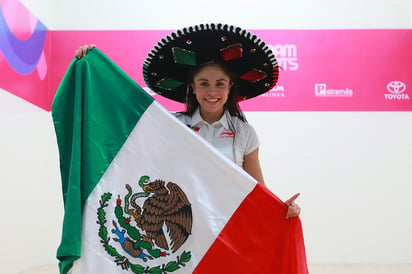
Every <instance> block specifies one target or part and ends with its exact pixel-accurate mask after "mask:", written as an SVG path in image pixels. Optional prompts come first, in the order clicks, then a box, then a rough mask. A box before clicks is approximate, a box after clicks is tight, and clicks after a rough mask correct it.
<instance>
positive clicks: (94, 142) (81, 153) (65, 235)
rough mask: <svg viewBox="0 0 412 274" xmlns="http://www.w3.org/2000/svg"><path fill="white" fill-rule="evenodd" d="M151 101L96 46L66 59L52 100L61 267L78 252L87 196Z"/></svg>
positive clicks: (66, 266) (67, 265)
mask: <svg viewBox="0 0 412 274" xmlns="http://www.w3.org/2000/svg"><path fill="white" fill-rule="evenodd" d="M152 102H153V98H152V97H151V96H150V95H148V94H147V93H146V92H145V91H144V90H143V89H142V88H141V87H139V86H138V85H137V84H136V83H135V82H134V81H133V80H132V79H131V78H130V77H129V76H127V75H126V74H125V73H124V72H123V71H122V70H121V69H120V68H119V67H118V66H117V65H115V64H114V63H113V62H112V61H110V60H109V59H108V58H107V57H106V56H105V55H104V54H103V53H101V52H100V51H99V50H97V49H93V50H90V51H89V53H88V54H87V55H86V56H85V57H83V58H82V59H80V60H79V59H77V58H76V59H75V60H73V61H72V63H71V64H70V66H69V68H68V70H67V72H66V74H65V76H64V78H63V80H62V82H61V84H60V86H59V88H58V90H57V92H56V95H55V98H54V101H53V104H52V116H53V121H54V127H55V131H56V136H57V144H58V148H59V155H60V171H61V180H62V191H63V200H64V209H65V213H64V220H63V229H62V239H61V243H60V246H59V248H58V250H57V258H58V259H59V260H60V272H61V273H67V271H68V270H69V269H70V268H71V266H72V265H73V262H74V261H75V260H76V259H78V258H79V257H80V256H81V232H82V209H83V206H84V204H85V201H86V200H87V198H88V196H89V194H90V193H91V192H92V191H93V189H94V187H95V186H96V184H97V183H98V182H99V180H100V178H101V177H102V175H103V174H104V172H105V171H106V169H107V167H108V166H109V165H110V163H111V162H112V160H113V158H114V157H115V156H116V154H117V153H118V151H119V150H120V148H121V147H122V145H123V143H124V142H125V141H126V139H127V138H128V136H129V134H130V132H131V131H132V129H133V128H134V127H135V125H136V124H137V122H138V120H139V119H140V117H141V116H142V114H143V113H144V112H145V110H146V108H147V107H148V106H149V105H150V104H151V103H152Z"/></svg>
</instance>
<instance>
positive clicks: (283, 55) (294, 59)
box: [269, 44, 299, 70]
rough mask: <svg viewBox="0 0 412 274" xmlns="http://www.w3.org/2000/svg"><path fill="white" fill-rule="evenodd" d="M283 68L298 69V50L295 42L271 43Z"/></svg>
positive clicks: (270, 46) (271, 47)
mask: <svg viewBox="0 0 412 274" xmlns="http://www.w3.org/2000/svg"><path fill="white" fill-rule="evenodd" d="M269 48H270V49H271V50H272V51H273V53H274V54H275V56H276V59H277V61H278V64H279V66H280V67H281V69H282V70H298V68H299V63H298V50H297V47H296V45H294V44H286V45H269Z"/></svg>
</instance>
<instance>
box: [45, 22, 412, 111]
mask: <svg viewBox="0 0 412 274" xmlns="http://www.w3.org/2000/svg"><path fill="white" fill-rule="evenodd" d="M252 32H254V33H256V34H257V35H258V36H260V37H261V38H262V39H263V40H264V41H266V42H267V44H269V46H270V47H271V48H272V50H273V51H274V53H275V54H276V56H277V58H278V61H279V64H280V66H281V67H282V70H281V73H280V77H279V82H278V85H277V86H276V87H275V88H274V89H273V90H271V91H270V92H268V93H266V94H263V95H261V96H259V97H256V98H254V99H250V100H248V101H245V102H242V103H241V106H242V109H243V110H245V111H411V110H412V101H411V99H410V97H411V96H412V94H411V91H410V90H409V89H408V87H410V86H412V51H411V50H410V49H411V48H412V30H252ZM168 33H170V31H169V30H161V31H159V30H152V31H148V30H140V31H83V32H80V31H56V32H53V41H52V44H53V48H54V50H53V52H52V56H51V57H52V58H51V59H52V60H53V61H54V63H55V64H56V65H55V66H53V67H54V70H53V71H55V73H56V75H55V77H53V78H52V87H53V88H55V87H57V84H58V82H59V81H60V79H61V76H62V75H63V73H64V70H65V69H66V67H67V65H68V63H69V61H70V59H72V58H73V55H74V50H75V49H76V48H77V47H78V46H80V45H83V44H91V43H94V44H97V46H98V47H99V48H100V49H101V50H102V51H103V52H105V53H106V54H107V55H108V56H109V57H110V58H111V59H112V60H114V62H116V63H117V64H118V65H119V66H120V67H121V68H122V69H124V70H125V71H126V73H128V74H129V76H131V77H132V78H133V79H135V80H136V81H137V83H138V84H139V85H141V86H142V87H144V88H146V84H145V83H144V81H143V77H142V64H143V61H144V59H145V57H146V54H147V53H148V52H149V51H150V50H151V48H152V47H153V46H154V45H155V44H156V43H157V41H159V40H160V39H161V38H162V37H163V36H165V35H167V34H168ZM57 64H58V65H57ZM154 97H155V98H156V99H157V100H158V101H159V102H161V103H162V104H163V105H164V106H165V107H167V108H168V109H169V110H180V109H182V106H181V105H180V104H177V103H174V102H172V101H170V100H168V99H164V98H163V97H161V96H158V95H154Z"/></svg>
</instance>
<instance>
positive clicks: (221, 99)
mask: <svg viewBox="0 0 412 274" xmlns="http://www.w3.org/2000/svg"><path fill="white" fill-rule="evenodd" d="M232 85H233V83H232V82H231V80H230V77H229V76H228V75H227V74H225V72H224V71H223V69H222V68H221V67H219V65H216V64H211V65H207V66H205V67H204V68H202V69H201V70H200V71H199V72H198V73H197V74H196V75H195V76H194V77H193V83H192V88H193V92H194V93H195V95H196V99H197V101H198V102H199V105H200V109H201V112H202V113H204V114H206V113H208V114H215V115H222V114H223V112H224V105H225V103H226V101H227V98H228V96H229V92H230V88H231V87H232Z"/></svg>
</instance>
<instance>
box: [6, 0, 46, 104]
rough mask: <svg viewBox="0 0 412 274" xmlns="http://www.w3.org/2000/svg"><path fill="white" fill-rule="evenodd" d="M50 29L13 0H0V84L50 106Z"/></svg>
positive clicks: (20, 94) (33, 102) (37, 102)
mask: <svg viewBox="0 0 412 274" xmlns="http://www.w3.org/2000/svg"><path fill="white" fill-rule="evenodd" d="M49 47H50V33H49V32H48V31H47V28H46V26H45V25H44V24H43V23H42V22H40V20H38V19H37V17H36V16H34V15H33V14H32V13H31V12H30V11H29V10H28V9H27V8H26V7H25V6H23V5H22V4H21V3H20V2H19V1H17V0H0V88H1V89H4V90H5V91H7V92H10V93H12V94H14V95H16V96H18V97H20V98H22V99H24V100H26V101H28V102H30V103H32V104H34V105H36V106H39V107H41V108H43V109H45V110H50V105H51V101H52V99H53V94H52V93H50V88H49V79H50V78H51V76H50V73H49V72H51V71H49V69H48V68H49V67H50V64H49V62H50V60H49V59H50V58H49V55H50V50H49Z"/></svg>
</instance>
